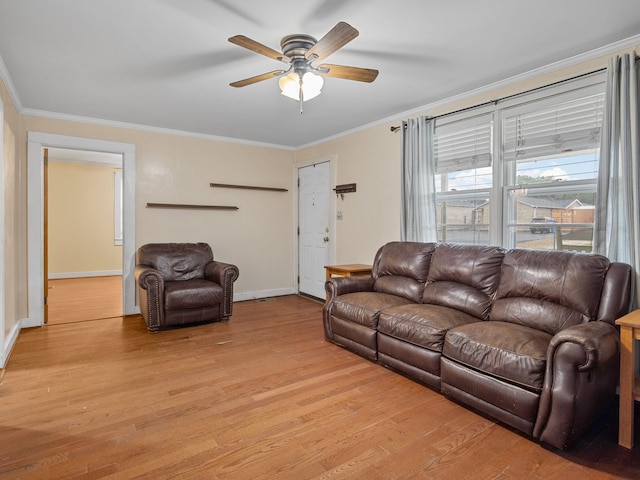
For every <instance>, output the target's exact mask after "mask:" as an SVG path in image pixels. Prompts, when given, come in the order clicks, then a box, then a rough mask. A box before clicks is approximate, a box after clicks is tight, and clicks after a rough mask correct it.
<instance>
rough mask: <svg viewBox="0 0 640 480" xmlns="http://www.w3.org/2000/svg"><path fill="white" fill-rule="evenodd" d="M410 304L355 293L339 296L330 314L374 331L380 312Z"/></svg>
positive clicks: (384, 296) (375, 294)
mask: <svg viewBox="0 0 640 480" xmlns="http://www.w3.org/2000/svg"><path fill="white" fill-rule="evenodd" d="M408 303H411V301H410V300H408V299H406V298H404V297H398V296H395V295H389V294H386V293H378V292H355V293H347V294H345V295H340V296H339V297H336V298H335V299H334V300H333V307H332V309H331V314H332V315H334V316H336V317H339V318H342V319H345V320H349V321H351V322H355V323H358V324H360V325H363V326H365V327H368V328H371V329H374V330H375V329H376V328H377V327H378V318H379V314H380V310H384V309H387V308H390V307H395V306H397V305H405V304H408Z"/></svg>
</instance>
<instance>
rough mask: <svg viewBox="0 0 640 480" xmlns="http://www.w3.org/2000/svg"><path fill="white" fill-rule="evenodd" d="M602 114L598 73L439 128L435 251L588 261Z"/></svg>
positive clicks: (442, 122)
mask: <svg viewBox="0 0 640 480" xmlns="http://www.w3.org/2000/svg"><path fill="white" fill-rule="evenodd" d="M603 108H604V75H603V74H601V73H600V74H594V75H590V76H588V77H586V78H582V79H580V80H575V81H573V82H567V83H565V84H562V85H559V86H556V87H549V88H547V89H544V91H538V92H536V93H531V94H527V95H522V96H519V97H517V98H513V99H510V100H508V101H503V102H501V103H500V105H492V106H489V107H484V108H483V110H482V113H477V112H476V113H475V115H474V116H469V112H466V113H464V114H458V115H456V116H453V115H452V116H447V117H443V118H441V119H438V120H437V122H436V127H435V137H434V155H435V159H436V172H435V184H436V212H437V216H438V225H437V229H438V241H442V242H457V243H471V244H501V245H504V246H506V247H508V248H513V247H520V248H534V249H562V250H579V251H591V249H592V236H593V225H594V219H595V198H596V188H597V178H598V162H599V148H600V129H601V123H602V112H603ZM478 111H480V110H479V109H478ZM465 115H466V116H465Z"/></svg>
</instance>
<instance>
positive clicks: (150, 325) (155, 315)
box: [133, 264, 164, 332]
mask: <svg viewBox="0 0 640 480" xmlns="http://www.w3.org/2000/svg"><path fill="white" fill-rule="evenodd" d="M133 275H134V277H135V279H136V283H137V284H138V297H139V298H138V300H139V302H140V311H141V313H142V316H143V317H144V320H145V322H146V323H147V329H148V330H149V331H150V332H157V331H158V330H159V329H160V326H161V325H163V324H164V306H163V305H164V277H163V276H162V273H160V271H159V270H156V269H155V268H152V267H150V266H149V265H142V264H138V265H136V266H135V268H134V270H133Z"/></svg>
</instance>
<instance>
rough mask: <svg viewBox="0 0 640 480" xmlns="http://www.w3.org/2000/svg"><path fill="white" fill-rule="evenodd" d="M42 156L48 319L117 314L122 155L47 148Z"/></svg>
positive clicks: (52, 321) (119, 301)
mask: <svg viewBox="0 0 640 480" xmlns="http://www.w3.org/2000/svg"><path fill="white" fill-rule="evenodd" d="M46 156H47V159H48V161H47V168H46V169H45V172H46V190H45V199H44V200H45V201H44V203H45V218H46V221H45V245H44V248H45V251H46V254H45V259H46V267H47V268H46V272H47V279H46V280H47V282H46V292H47V293H46V297H47V305H48V308H47V310H48V314H47V323H48V324H49V325H54V324H61V323H72V322H80V321H86V320H95V319H99V318H109V317H115V316H121V315H122V314H123V305H122V255H123V254H122V244H123V235H122V233H123V229H122V213H123V212H122V162H123V160H122V155H121V154H112V153H103V152H92V151H85V150H74V149H65V148H49V149H47V150H46Z"/></svg>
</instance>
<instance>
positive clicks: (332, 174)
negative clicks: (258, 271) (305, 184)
mask: <svg viewBox="0 0 640 480" xmlns="http://www.w3.org/2000/svg"><path fill="white" fill-rule="evenodd" d="M325 162H329V184H330V187H331V188H335V186H336V178H337V173H338V156H337V155H335V154H334V155H324V156H321V157H314V158H308V159H305V160H299V161H297V162H295V164H294V169H293V174H294V183H293V184H294V185H297V184H298V170H299V169H301V168H304V167H310V166H311V165H317V164H318V163H325ZM329 198H330V199H331V200H330V201H329V238H330V241H329V263H330V264H333V263H335V261H336V250H337V249H336V244H337V243H338V242H337V238H338V235H337V232H336V200H335V197H334V196H332V195H330V196H329ZM293 207H294V208H293V210H294V211H293V219H294V223H293V224H294V225H295V226H296V227H295V228H294V229H293V230H294V232H293V234H294V242H293V244H294V245H295V246H296V248H295V249H294V250H295V251H294V255H295V258H294V261H293V262H294V263H293V264H294V266H295V272H294V276H293V278H294V279H297V278H298V276H299V275H300V260H299V259H300V237H299V235H298V228H297V227H298V222H299V210H300V191H299V189H298V188H296V189H295V201H294V205H293ZM299 287H300V285H299V283H298V282H297V281H295V291H296V293H300V290H299Z"/></svg>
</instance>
